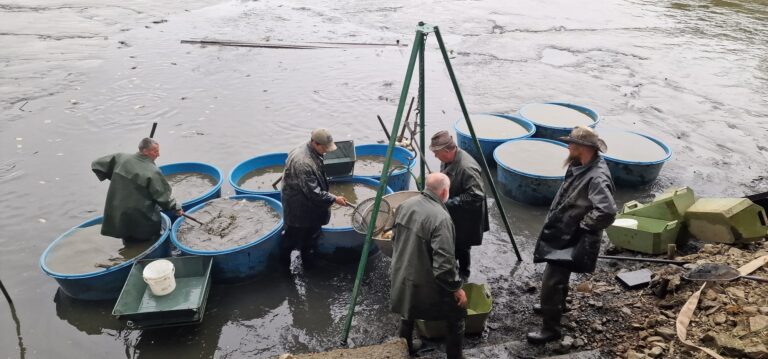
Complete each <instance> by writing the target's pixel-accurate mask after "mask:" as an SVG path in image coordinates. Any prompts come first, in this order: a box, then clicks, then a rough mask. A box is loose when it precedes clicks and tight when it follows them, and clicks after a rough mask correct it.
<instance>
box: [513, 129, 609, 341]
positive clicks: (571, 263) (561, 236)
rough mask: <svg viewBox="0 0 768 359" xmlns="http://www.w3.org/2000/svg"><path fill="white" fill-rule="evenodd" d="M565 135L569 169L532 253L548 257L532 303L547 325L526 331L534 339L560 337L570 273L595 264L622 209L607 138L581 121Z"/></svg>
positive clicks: (543, 259)
mask: <svg viewBox="0 0 768 359" xmlns="http://www.w3.org/2000/svg"><path fill="white" fill-rule="evenodd" d="M560 140H561V141H563V142H566V143H568V152H569V155H568V159H567V160H566V162H565V164H566V165H567V166H568V170H567V171H566V173H565V181H564V182H563V184H562V186H560V189H559V190H558V192H557V195H555V199H554V201H553V202H552V205H551V206H550V208H549V213H547V218H546V221H545V223H544V227H543V228H542V230H541V233H540V234H539V239H538V241H537V242H536V248H535V249H534V253H533V261H534V263H541V262H546V263H547V266H546V268H545V269H544V275H543V278H542V283H541V304H540V305H538V306H537V305H534V308H533V309H534V312H538V313H540V314H541V316H542V320H543V325H542V328H541V330H539V331H536V332H531V333H528V336H527V339H528V341H529V342H531V343H534V344H543V343H546V342H550V341H553V340H557V339H559V338H560V337H561V333H560V330H561V328H560V319H561V317H562V315H563V312H564V311H565V299H566V297H567V296H568V281H569V279H570V277H571V273H572V272H576V273H591V272H593V271H594V270H595V264H596V262H597V255H598V253H599V252H600V241H601V240H602V237H603V230H604V229H605V228H606V227H608V226H609V225H611V223H613V220H614V218H615V217H616V211H617V209H616V203H615V202H614V200H613V193H614V191H615V189H614V185H613V180H612V179H611V173H610V172H609V171H608V165H606V163H605V160H603V158H602V156H600V154H599V152H605V151H606V150H607V147H606V145H605V142H604V141H603V140H601V139H600V138H599V137H598V136H597V134H596V133H595V132H594V131H593V130H592V129H590V128H588V127H582V126H579V127H576V128H574V129H573V131H572V132H571V134H570V135H569V136H568V137H561V138H560Z"/></svg>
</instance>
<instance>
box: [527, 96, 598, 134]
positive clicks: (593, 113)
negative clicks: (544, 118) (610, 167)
mask: <svg viewBox="0 0 768 359" xmlns="http://www.w3.org/2000/svg"><path fill="white" fill-rule="evenodd" d="M541 104H548V105H558V106H563V107H568V108H570V109H572V110H576V111H579V112H581V113H583V114H585V115H587V116H589V117H591V118H592V121H593V122H592V123H591V124H589V125H588V126H587V127H590V128H595V126H597V124H599V123H600V121H601V120H602V118H601V117H600V114H599V113H597V111H595V110H593V109H591V108H589V107H585V106H581V105H577V104H573V103H570V102H559V101H552V102H535V103H529V104H525V105H523V107H520V109H519V110H518V111H517V114H518V116H520V117H522V118H523V119H525V120H528V121H530V122H531V123H533V124H534V125H535V126H537V127H543V128H547V129H551V130H560V131H565V130H567V131H571V130H573V127H558V126H550V125H545V124H542V123H538V122H536V121H534V120H531V119H529V118H528V117H525V114H524V113H523V110H525V108H526V107H528V106H531V105H541Z"/></svg>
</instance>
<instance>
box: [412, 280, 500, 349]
mask: <svg viewBox="0 0 768 359" xmlns="http://www.w3.org/2000/svg"><path fill="white" fill-rule="evenodd" d="M462 289H464V292H466V294H467V320H466V323H465V326H466V329H465V331H464V332H465V334H480V333H482V332H483V330H484V329H485V322H486V320H488V316H489V315H490V314H491V309H492V308H493V297H492V296H491V292H490V291H488V287H487V286H486V285H485V284H474V283H467V284H464V286H463V287H462ZM416 328H417V329H418V330H419V334H420V335H421V336H422V337H425V338H442V337H444V336H445V335H446V333H447V332H448V329H447V327H446V324H445V322H443V321H425V320H417V321H416Z"/></svg>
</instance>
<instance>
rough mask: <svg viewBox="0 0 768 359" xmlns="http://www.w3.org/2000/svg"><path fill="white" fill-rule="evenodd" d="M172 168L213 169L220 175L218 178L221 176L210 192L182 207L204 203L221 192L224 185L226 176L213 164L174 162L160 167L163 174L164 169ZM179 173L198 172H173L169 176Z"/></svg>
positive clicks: (183, 204)
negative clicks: (197, 167)
mask: <svg viewBox="0 0 768 359" xmlns="http://www.w3.org/2000/svg"><path fill="white" fill-rule="evenodd" d="M172 166H199V167H208V168H211V169H213V170H214V171H215V172H216V173H217V174H218V176H219V179H218V182H216V184H215V185H214V186H213V187H211V189H210V190H208V192H205V194H202V195H200V196H197V197H195V198H192V199H190V200H188V201H186V202H184V203H182V204H181V205H182V206H187V205H190V204H193V203H195V202H197V201H202V200H204V199H205V198H206V197H209V196H213V195H214V194H215V193H216V192H217V191H220V190H221V185H223V184H224V174H223V173H222V172H221V169H219V168H218V167H216V166H214V165H212V164H209V163H204V162H174V163H167V164H164V165H162V166H159V167H158V168H159V169H160V173H162V172H163V168H164V167H165V168H168V167H172ZM179 172H196V171H178V172H171V173H169V174H174V173H179ZM197 173H202V172H197ZM204 174H207V173H204ZM163 176H165V174H163Z"/></svg>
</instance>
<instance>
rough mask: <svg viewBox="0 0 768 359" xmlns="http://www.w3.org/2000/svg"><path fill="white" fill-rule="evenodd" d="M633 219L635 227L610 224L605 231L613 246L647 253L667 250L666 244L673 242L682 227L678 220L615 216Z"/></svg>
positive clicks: (659, 252)
mask: <svg viewBox="0 0 768 359" xmlns="http://www.w3.org/2000/svg"><path fill="white" fill-rule="evenodd" d="M616 218H617V219H619V218H626V219H634V220H636V221H637V229H633V228H627V227H621V226H615V225H611V226H609V227H608V228H606V230H605V232H606V233H607V234H608V238H609V239H610V240H611V243H613V245H614V246H616V247H618V248H624V249H629V250H632V251H636V252H641V253H648V254H661V253H666V252H667V246H668V245H670V244H675V242H676V241H677V234H678V233H679V232H680V228H681V227H682V226H681V224H680V222H679V221H674V220H673V221H666V220H662V219H654V218H645V217H636V216H628V215H623V214H622V215H619V216H617V217H616Z"/></svg>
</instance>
